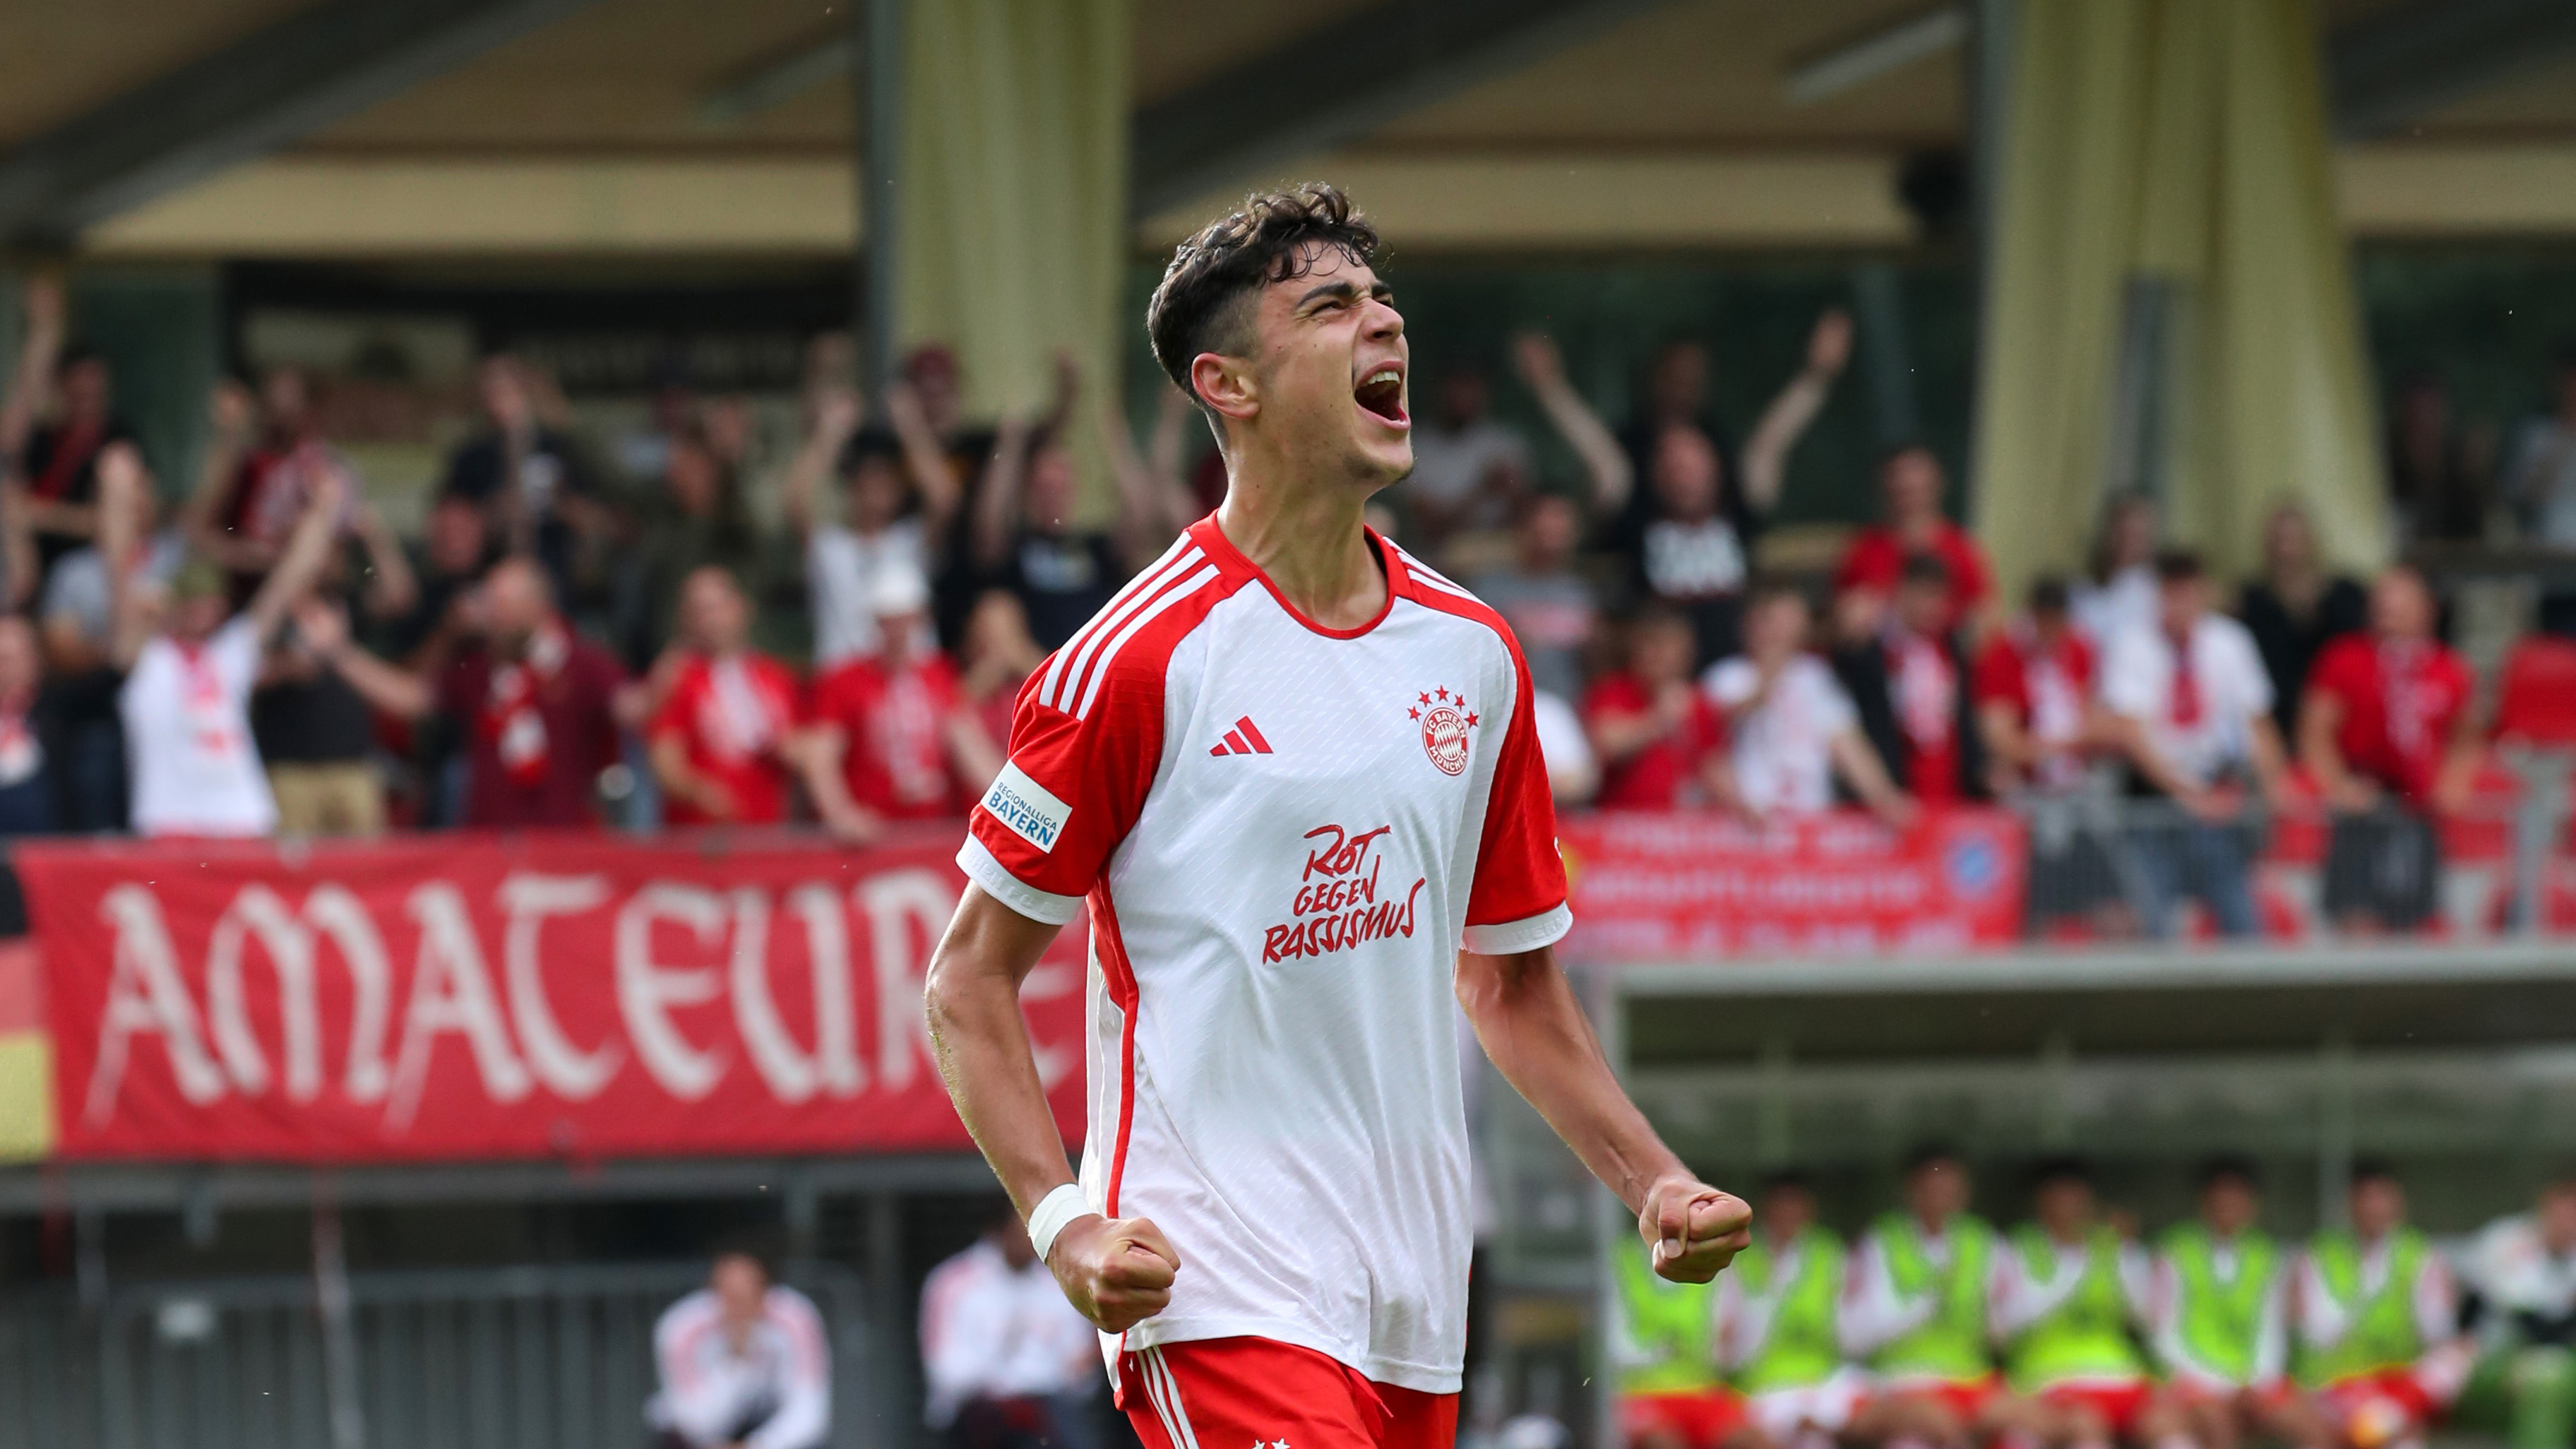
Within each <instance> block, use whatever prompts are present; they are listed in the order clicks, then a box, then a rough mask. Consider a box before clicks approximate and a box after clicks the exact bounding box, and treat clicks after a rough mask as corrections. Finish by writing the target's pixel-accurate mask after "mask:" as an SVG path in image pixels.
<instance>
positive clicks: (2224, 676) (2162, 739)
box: [2102, 552, 2282, 820]
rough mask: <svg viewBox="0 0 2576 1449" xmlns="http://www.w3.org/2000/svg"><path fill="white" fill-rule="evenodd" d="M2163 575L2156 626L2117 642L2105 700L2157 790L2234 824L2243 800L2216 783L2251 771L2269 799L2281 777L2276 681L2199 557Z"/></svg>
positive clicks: (2105, 672) (2160, 568)
mask: <svg viewBox="0 0 2576 1449" xmlns="http://www.w3.org/2000/svg"><path fill="white" fill-rule="evenodd" d="M2156 574H2157V579H2158V596H2157V607H2156V616H2155V621H2154V623H2153V624H2152V625H2145V626H2132V627H2130V628H2129V629H2128V630H2127V631H2126V632H2124V633H2122V634H2120V635H2118V636H2117V637H2115V638H2113V639H2111V640H2110V641H2109V643H2108V647H2107V649H2106V651H2105V654H2104V657H2103V661H2102V702H2103V703H2104V704H2105V705H2107V706H2109V707H2110V711H2111V714H2112V715H2113V717H2114V719H2115V721H2116V723H2117V724H2118V726H2119V728H2120V730H2121V733H2122V736H2123V742H2124V743H2125V744H2126V745H2127V747H2128V751H2129V757H2130V759H2131V760H2132V761H2133V762H2134V763H2135V764H2136V766H2137V769H2138V772H2139V773H2140V774H2142V775H2144V776H2145V777H2146V778H2147V781H2148V783H2149V784H2152V785H2153V786H2155V787H2156V788H2157V789H2158V790H2160V791H2162V792H2164V793H2165V794H2166V795H2168V796H2171V797H2172V798H2173V800H2174V803H2176V804H2178V805H2180V806H2182V808H2183V809H2185V810H2187V811H2190V812H2191V813H2192V814H2193V815H2194V816H2197V817H2199V818H2201V819H2203V820H2220V819H2226V818H2229V817H2231V816H2232V815H2234V813H2235V801H2234V800H2233V799H2232V798H2231V797H2228V796H2226V795H2224V794H2222V793H2220V792H2219V791H2218V790H2217V789H2216V788H2214V787H2216V786H2218V785H2220V784H2221V783H2222V782H2223V780H2224V779H2225V777H2226V776H2227V775H2229V774H2230V773H2231V772H2233V771H2236V770H2238V769H2240V768H2250V770H2251V772H2252V774H2253V777H2254V780H2255V782H2256V783H2257V784H2259V785H2260V786H2262V788H2263V789H2264V790H2265V791H2266V792H2267V793H2268V792H2270V791H2271V790H2273V789H2274V788H2276V787H2277V785H2278V783H2279V781H2280V779H2281V765H2282V755H2281V737H2280V733H2279V731H2278V730H2276V729H2275V728H2274V727H2273V724H2272V678H2271V676H2270V675H2269V674H2267V673H2265V672H2264V669H2263V656H2262V654H2261V653H2260V652H2259V651H2258V650H2256V648H2255V647H2254V636H2253V635H2251V634H2249V633H2247V632H2246V631H2245V626H2244V625H2242V624H2239V623H2237V622H2236V621H2235V620H2234V619H2231V618H2228V617H2227V616H2226V615H2224V614H2220V613H2216V612H2214V611H2213V610H2212V609H2211V608H2210V607H2209V582H2208V579H2207V578H2206V577H2205V576H2204V575H2203V573H2202V571H2201V566H2200V560H2199V559H2198V558H2196V557H2194V556H2192V555H2191V554H2188V553H2181V552H2171V553H2167V554H2165V555H2163V556H2162V557H2160V558H2159V559H2158V560H2157V561H2156Z"/></svg>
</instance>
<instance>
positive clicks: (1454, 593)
mask: <svg viewBox="0 0 2576 1449" xmlns="http://www.w3.org/2000/svg"><path fill="white" fill-rule="evenodd" d="M1413 581H1414V582H1415V583H1417V584H1420V585H1422V586H1423V587H1424V588H1426V589H1429V590H1431V591H1432V592H1433V593H1438V594H1447V595H1450V596H1451V597H1453V598H1460V599H1473V600H1475V602H1477V603H1483V602H1484V600H1482V599H1477V598H1476V595H1475V593H1474V591H1472V590H1469V589H1463V588H1460V587H1459V586H1458V585H1456V584H1453V583H1451V582H1449V581H1448V580H1447V579H1444V578H1442V577H1440V576H1439V575H1438V574H1423V573H1418V574H1415V575H1414V576H1413Z"/></svg>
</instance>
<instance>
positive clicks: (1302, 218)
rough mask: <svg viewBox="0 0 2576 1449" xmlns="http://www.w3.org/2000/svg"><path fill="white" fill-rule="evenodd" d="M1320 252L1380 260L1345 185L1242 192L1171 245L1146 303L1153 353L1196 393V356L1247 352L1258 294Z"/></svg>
mask: <svg viewBox="0 0 2576 1449" xmlns="http://www.w3.org/2000/svg"><path fill="white" fill-rule="evenodd" d="M1324 252H1338V253H1340V254H1341V255H1342V256H1344V257H1346V258H1348V259H1349V260H1351V261H1354V262H1358V263H1360V264H1362V265H1364V266H1365V265H1373V264H1374V263H1375V262H1376V260H1377V254H1378V235H1377V228H1376V227H1373V226H1371V225H1369V221H1368V218H1367V217H1364V216H1362V215H1360V214H1359V212H1357V211H1355V210H1353V209H1352V207H1351V199H1350V198H1349V197H1348V196H1346V195H1344V194H1343V193H1342V191H1341V188H1339V187H1336V186H1329V185H1326V184H1325V183H1323V182H1320V181H1309V182H1305V183H1303V184H1302V185H1297V186H1291V187H1288V188H1287V189H1285V190H1282V191H1264V192H1256V193H1254V194H1253V195H1251V196H1247V197H1245V198H1244V199H1243V204H1242V205H1241V206H1238V207H1236V208H1235V209H1234V211H1233V213H1232V214H1231V215H1228V216H1226V217H1224V218H1223V219H1221V220H1218V221H1213V222H1210V223H1208V224H1207V225H1206V226H1204V227H1202V228H1200V229H1199V233H1198V235H1196V236H1193V237H1191V238H1190V239H1189V240H1188V241H1185V242H1183V243H1181V244H1180V246H1179V248H1178V249H1176V250H1175V251H1173V253H1172V264H1171V265H1170V266H1168V267H1165V268H1164V269H1163V280H1162V281H1161V282H1159V283H1157V284H1156V285H1155V287H1154V296H1153V299H1152V300H1151V301H1149V302H1147V303H1146V304H1145V335H1146V336H1148V337H1150V338H1151V339H1153V343H1154V360H1155V361H1157V362H1159V363H1161V364H1162V365H1163V371H1164V372H1165V373H1167V374H1169V375H1170V377H1171V379H1172V381H1173V382H1174V383H1175V384H1177V385H1178V386H1179V387H1180V389H1181V391H1183V392H1186V393H1188V394H1190V396H1191V398H1192V399H1193V400H1196V399H1197V397H1198V390H1197V389H1195V388H1193V387H1191V386H1190V363H1191V362H1192V361H1193V360H1195V359H1196V358H1197V357H1198V355H1199V354H1200V353H1202V352H1216V353H1222V354H1224V355H1226V356H1229V357H1239V356H1242V355H1244V354H1245V353H1248V352H1250V351H1251V350H1252V307H1251V301H1252V298H1253V296H1254V295H1255V294H1257V293H1258V292H1259V291H1260V290H1261V289H1262V288H1263V287H1265V286H1267V285H1269V284H1270V283H1272V282H1284V281H1288V280H1290V279H1291V278H1295V277H1301V276H1304V275H1305V274H1306V273H1307V272H1309V271H1311V270H1313V268H1314V264H1315V261H1314V259H1315V257H1316V256H1317V255H1319V254H1321V253H1324Z"/></svg>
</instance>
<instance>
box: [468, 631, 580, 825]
mask: <svg viewBox="0 0 2576 1449" xmlns="http://www.w3.org/2000/svg"><path fill="white" fill-rule="evenodd" d="M571 657H572V642H571V640H569V639H567V638H566V637H565V635H564V630H563V625H562V624H561V623H560V622H557V621H555V620H551V619H550V620H548V621H546V622H545V623H544V624H543V625H541V626H539V627H538V629H537V632H536V633H535V634H533V635H531V636H529V639H528V648H527V653H526V656H525V657H524V658H522V659H518V660H512V661H506V662H505V661H502V660H497V659H496V660H494V661H493V663H492V684H491V688H490V689H489V690H487V691H485V693H484V696H483V717H482V719H481V720H480V721H479V722H478V725H477V728H479V729H480V730H481V731H482V735H483V738H484V739H485V740H486V741H487V742H489V743H490V744H491V746H492V749H493V753H495V754H496V755H498V756H499V757H500V760H501V769H502V770H503V772H504V773H506V774H508V775H509V777H510V783H511V784H513V785H516V786H518V787H519V788H520V789H522V790H533V789H535V788H536V787H537V786H539V785H542V784H544V783H545V779H546V765H547V763H548V760H549V757H550V756H551V754H552V750H551V748H550V746H549V743H548V741H547V738H546V716H545V711H544V710H543V709H542V708H540V707H539V706H538V703H537V695H538V692H539V691H540V690H542V689H543V688H544V687H545V686H546V684H547V683H549V682H550V681H552V680H553V679H554V677H555V676H556V675H557V674H559V673H561V672H562V671H563V667H564V661H565V660H567V659H569V658H571Z"/></svg>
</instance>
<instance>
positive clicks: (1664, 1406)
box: [1619, 1388, 1744, 1449]
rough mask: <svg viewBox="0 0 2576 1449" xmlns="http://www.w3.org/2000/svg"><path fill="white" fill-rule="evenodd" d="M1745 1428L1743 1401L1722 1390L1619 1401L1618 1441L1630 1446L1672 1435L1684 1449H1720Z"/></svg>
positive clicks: (1626, 1397)
mask: <svg viewBox="0 0 2576 1449" xmlns="http://www.w3.org/2000/svg"><path fill="white" fill-rule="evenodd" d="M1743 1425H1744V1401H1743V1400H1742V1399H1739V1398H1737V1397H1736V1396H1735V1395H1734V1394H1732V1393H1730V1392H1728V1391H1727V1390H1725V1389H1722V1388H1714V1389H1701V1390H1698V1391H1696V1392H1688V1393H1675V1394H1625V1395H1622V1396H1621V1397H1620V1399H1619V1438H1620V1440H1621V1441H1622V1442H1623V1443H1627V1444H1632V1445H1633V1444H1639V1443H1642V1442H1644V1441H1645V1440H1647V1439H1650V1438H1655V1437H1659V1436H1670V1437H1671V1438H1673V1439H1677V1440H1679V1441H1681V1443H1682V1445H1683V1446H1684V1449H1717V1446H1718V1445H1720V1444H1722V1443H1724V1442H1726V1436H1728V1435H1729V1434H1732V1433H1734V1432H1735V1431H1736V1430H1737V1429H1739V1428H1742V1427H1743Z"/></svg>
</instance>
